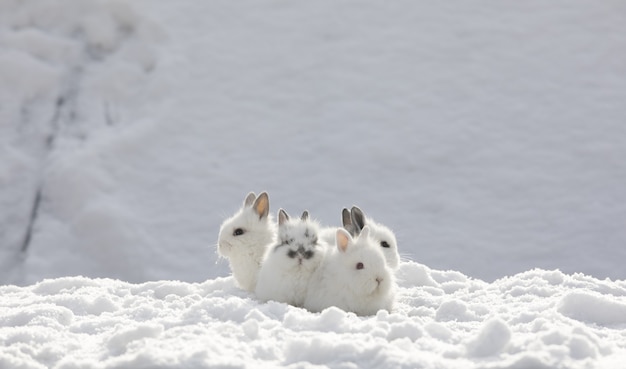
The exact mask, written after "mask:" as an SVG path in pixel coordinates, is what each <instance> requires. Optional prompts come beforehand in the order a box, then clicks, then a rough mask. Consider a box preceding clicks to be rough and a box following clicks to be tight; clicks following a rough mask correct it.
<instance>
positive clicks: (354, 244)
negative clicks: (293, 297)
mask: <svg viewBox="0 0 626 369" xmlns="http://www.w3.org/2000/svg"><path fill="white" fill-rule="evenodd" d="M369 233H370V228H369V226H365V227H364V228H363V230H362V231H361V234H360V235H359V236H358V237H357V238H356V239H353V238H352V236H350V234H349V233H348V232H347V231H345V230H344V229H339V230H337V234H336V246H337V247H336V248H334V249H333V251H332V252H329V253H327V254H326V257H325V258H324V260H323V261H322V263H321V264H320V266H319V268H318V269H317V270H316V271H315V273H313V276H312V278H311V282H310V284H309V289H308V293H307V296H306V298H305V301H304V307H305V308H306V309H308V310H310V311H314V312H319V311H322V310H324V309H326V308H328V307H330V306H336V307H338V308H341V309H343V310H345V311H352V312H354V313H356V314H357V315H373V314H376V312H378V310H381V309H384V310H388V311H391V310H392V308H393V304H394V300H395V291H396V282H395V279H394V276H393V272H392V270H391V269H390V268H389V266H388V265H387V263H386V261H385V257H384V255H383V253H382V251H381V250H380V246H378V245H377V244H376V243H375V242H374V241H373V240H372V239H371V238H370V236H369ZM342 237H343V238H344V239H345V240H347V241H346V243H345V246H346V247H345V249H342V247H341V246H340V245H341V243H342V242H341V241H340V238H342ZM358 263H362V264H363V268H362V269H357V264H358Z"/></svg>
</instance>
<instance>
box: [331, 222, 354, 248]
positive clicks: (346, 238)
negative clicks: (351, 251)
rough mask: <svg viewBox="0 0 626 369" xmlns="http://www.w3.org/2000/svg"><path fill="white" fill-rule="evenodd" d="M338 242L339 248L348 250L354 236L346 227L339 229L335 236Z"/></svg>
mask: <svg viewBox="0 0 626 369" xmlns="http://www.w3.org/2000/svg"><path fill="white" fill-rule="evenodd" d="M335 240H336V242H337V249H338V250H339V251H341V252H346V250H347V249H348V246H349V245H350V244H351V243H352V236H350V233H348V232H347V231H346V230H345V229H341V228H339V229H337V235H336V238H335Z"/></svg>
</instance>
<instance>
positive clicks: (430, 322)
mask: <svg viewBox="0 0 626 369" xmlns="http://www.w3.org/2000/svg"><path fill="white" fill-rule="evenodd" d="M400 272H401V275H413V274H426V275H428V276H429V277H430V278H429V280H428V281H426V282H428V283H424V284H420V283H416V281H411V280H407V279H403V278H400V279H399V283H400V296H399V303H398V305H397V308H396V309H395V311H393V312H387V311H379V312H378V313H377V314H376V315H373V316H368V317H357V316H356V315H354V314H352V313H346V312H344V311H342V310H340V309H337V308H334V307H332V308H329V309H326V310H324V311H323V312H321V313H318V314H312V313H309V312H307V311H305V310H303V309H300V308H295V307H292V306H289V305H286V304H282V303H276V302H272V301H270V302H268V303H259V302H258V301H256V299H255V298H254V297H253V296H252V295H250V294H248V293H246V292H244V291H242V290H240V289H237V288H236V287H234V284H233V279H232V278H230V277H228V278H217V279H213V280H207V281H205V282H202V283H186V282H178V281H155V282H148V283H143V284H130V283H126V282H122V281H119V280H111V279H90V278H84V277H65V278H58V279H49V280H44V281H42V282H39V283H36V284H34V285H30V286H26V287H16V286H2V287H0V296H1V298H0V305H1V306H0V308H1V310H0V311H1V312H2V313H0V343H1V345H0V347H1V348H0V367H3V368H4V367H7V368H8V367H10V368H58V369H61V368H63V369H69V368H83V369H85V368H128V367H133V368H148V367H150V368H154V367H158V368H181V367H185V368H214V367H229V368H238V367H278V366H281V367H292V368H303V367H315V366H327V367H336V368H353V367H359V368H380V367H394V368H415V367H428V368H434V367H445V368H528V367H533V368H596V367H597V368H612V367H619V365H617V364H619V363H620V360H623V359H624V358H626V341H624V339H623V337H624V334H626V322H625V321H624V319H623V316H624V314H623V309H624V306H625V304H624V302H623V299H624V298H625V297H626V283H624V282H610V281H600V280H597V279H593V278H589V277H585V276H583V275H565V274H563V273H561V272H558V271H544V270H533V271H529V272H526V273H522V274H518V275H515V276H511V277H507V278H504V279H500V280H497V281H495V282H493V283H491V284H487V283H484V282H481V281H478V280H473V279H470V278H467V277H465V276H463V275H462V274H460V273H458V272H445V271H435V270H430V269H428V268H427V267H425V266H423V265H420V264H416V263H413V262H405V263H402V265H401V269H400ZM433 281H434V283H433ZM449 283H454V286H455V288H454V289H448V290H447V289H446V288H445V287H444V286H445V285H446V284H449ZM590 291H593V292H590ZM442 311H445V314H443V313H441V312H442ZM607 313H608V315H607V318H605V319H598V318H597V317H600V316H603V315H605V314H607Z"/></svg>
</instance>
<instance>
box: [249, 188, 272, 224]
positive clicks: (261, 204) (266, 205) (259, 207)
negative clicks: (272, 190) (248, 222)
mask: <svg viewBox="0 0 626 369" xmlns="http://www.w3.org/2000/svg"><path fill="white" fill-rule="evenodd" d="M252 208H253V209H254V211H255V212H256V213H257V214H258V215H259V219H263V218H267V215H268V214H269V213H270V197H269V195H268V194H267V192H261V194H260V195H259V197H257V198H256V200H254V204H252Z"/></svg>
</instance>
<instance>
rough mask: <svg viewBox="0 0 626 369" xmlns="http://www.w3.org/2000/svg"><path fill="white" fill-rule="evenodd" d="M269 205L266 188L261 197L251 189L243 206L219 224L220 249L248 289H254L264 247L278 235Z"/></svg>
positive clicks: (218, 245)
mask: <svg viewBox="0 0 626 369" xmlns="http://www.w3.org/2000/svg"><path fill="white" fill-rule="evenodd" d="M269 208H270V202H269V196H268V194H267V192H262V193H261V194H260V195H259V197H256V195H255V194H254V193H253V192H250V193H249V194H248V196H246V199H245V200H244V203H243V207H242V208H241V209H239V211H237V213H235V215H233V216H232V217H230V218H228V219H226V220H225V221H224V222H223V223H222V225H221V227H220V233H219V236H218V241H217V252H218V254H219V255H220V256H223V257H225V258H227V259H228V262H229V264H230V270H231V271H232V273H233V277H234V278H235V282H236V283H237V285H238V286H239V287H241V288H242V289H244V290H246V291H250V292H253V291H254V288H255V287H256V281H257V275H258V273H259V268H260V266H261V260H262V259H263V255H264V254H265V250H266V249H267V247H269V245H271V244H273V243H274V240H275V238H276V225H275V224H274V222H273V221H272V220H271V216H270V215H269Z"/></svg>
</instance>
